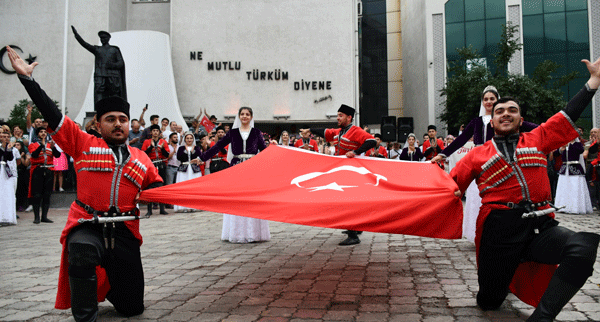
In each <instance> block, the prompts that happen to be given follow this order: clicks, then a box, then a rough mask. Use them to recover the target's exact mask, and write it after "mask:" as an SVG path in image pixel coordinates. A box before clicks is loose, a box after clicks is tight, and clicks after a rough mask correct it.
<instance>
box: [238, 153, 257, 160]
mask: <svg viewBox="0 0 600 322" xmlns="http://www.w3.org/2000/svg"><path fill="white" fill-rule="evenodd" d="M255 155H256V154H238V155H234V156H233V157H234V158H238V159H245V160H247V159H250V158H251V157H253V156H255Z"/></svg>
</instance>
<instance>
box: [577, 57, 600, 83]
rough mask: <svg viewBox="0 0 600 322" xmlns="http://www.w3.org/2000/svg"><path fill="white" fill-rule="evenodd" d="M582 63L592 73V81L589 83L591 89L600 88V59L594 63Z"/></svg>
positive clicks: (585, 61)
mask: <svg viewBox="0 0 600 322" xmlns="http://www.w3.org/2000/svg"><path fill="white" fill-rule="evenodd" d="M581 62H582V63H584V64H585V66H586V67H587V69H588V71H589V72H590V80H589V81H588V85H589V86H590V88H591V89H597V88H598V86H600V58H598V60H596V61H595V62H593V63H592V62H590V61H589V60H587V59H582V60H581Z"/></svg>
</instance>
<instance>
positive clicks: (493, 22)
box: [486, 18, 506, 53]
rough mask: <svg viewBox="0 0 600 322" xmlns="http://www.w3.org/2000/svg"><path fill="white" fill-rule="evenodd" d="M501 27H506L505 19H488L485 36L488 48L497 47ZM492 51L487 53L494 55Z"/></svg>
mask: <svg viewBox="0 0 600 322" xmlns="http://www.w3.org/2000/svg"><path fill="white" fill-rule="evenodd" d="M502 25H506V19H505V18H502V19H489V20H487V25H486V29H487V32H486V35H487V37H486V38H487V39H486V40H487V44H488V46H492V47H497V46H498V43H499V42H500V37H501V36H502ZM495 52H496V50H494V51H489V52H488V53H495Z"/></svg>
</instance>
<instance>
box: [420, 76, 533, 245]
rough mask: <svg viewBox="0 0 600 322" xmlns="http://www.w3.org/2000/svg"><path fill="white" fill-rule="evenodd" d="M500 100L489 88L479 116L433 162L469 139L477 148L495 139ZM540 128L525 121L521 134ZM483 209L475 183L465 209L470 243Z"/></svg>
mask: <svg viewBox="0 0 600 322" xmlns="http://www.w3.org/2000/svg"><path fill="white" fill-rule="evenodd" d="M498 99H500V94H498V90H497V89H496V87H494V86H491V85H490V86H488V87H486V88H485V89H484V90H483V93H481V104H480V105H479V116H478V117H476V118H474V119H472V120H471V122H469V124H467V126H466V127H465V129H464V130H463V132H462V133H461V134H460V135H459V136H458V137H457V138H456V139H455V140H454V141H452V143H450V145H448V146H447V147H446V148H445V149H443V150H442V152H441V153H440V154H438V155H437V156H435V157H434V158H433V159H432V160H431V162H433V163H435V162H442V161H444V159H446V158H448V157H450V156H451V155H452V154H454V152H456V151H457V150H458V149H460V148H461V147H463V146H464V145H465V144H466V143H467V142H468V141H469V139H471V138H473V143H474V144H475V146H480V145H482V144H484V143H485V142H487V141H489V140H491V139H492V138H493V137H494V130H493V129H492V125H491V123H490V121H491V119H492V107H493V105H494V103H496V101H498ZM536 127H538V125H537V124H535V123H530V122H526V121H523V124H522V125H521V129H520V130H521V132H529V131H531V130H533V129H535V128H536ZM479 207H481V197H479V190H478V189H477V185H476V184H475V182H473V183H471V185H469V188H468V189H467V201H466V204H465V208H464V217H463V236H464V237H466V238H467V239H468V240H470V241H475V224H476V222H477V215H478V214H479Z"/></svg>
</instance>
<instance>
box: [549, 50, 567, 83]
mask: <svg viewBox="0 0 600 322" xmlns="http://www.w3.org/2000/svg"><path fill="white" fill-rule="evenodd" d="M546 59H548V60H551V61H553V62H555V63H557V64H559V65H560V67H559V68H558V69H557V70H556V72H555V74H554V75H556V76H557V77H562V76H564V75H566V74H567V54H566V53H565V52H562V53H555V54H547V55H546ZM569 72H570V71H569Z"/></svg>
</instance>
